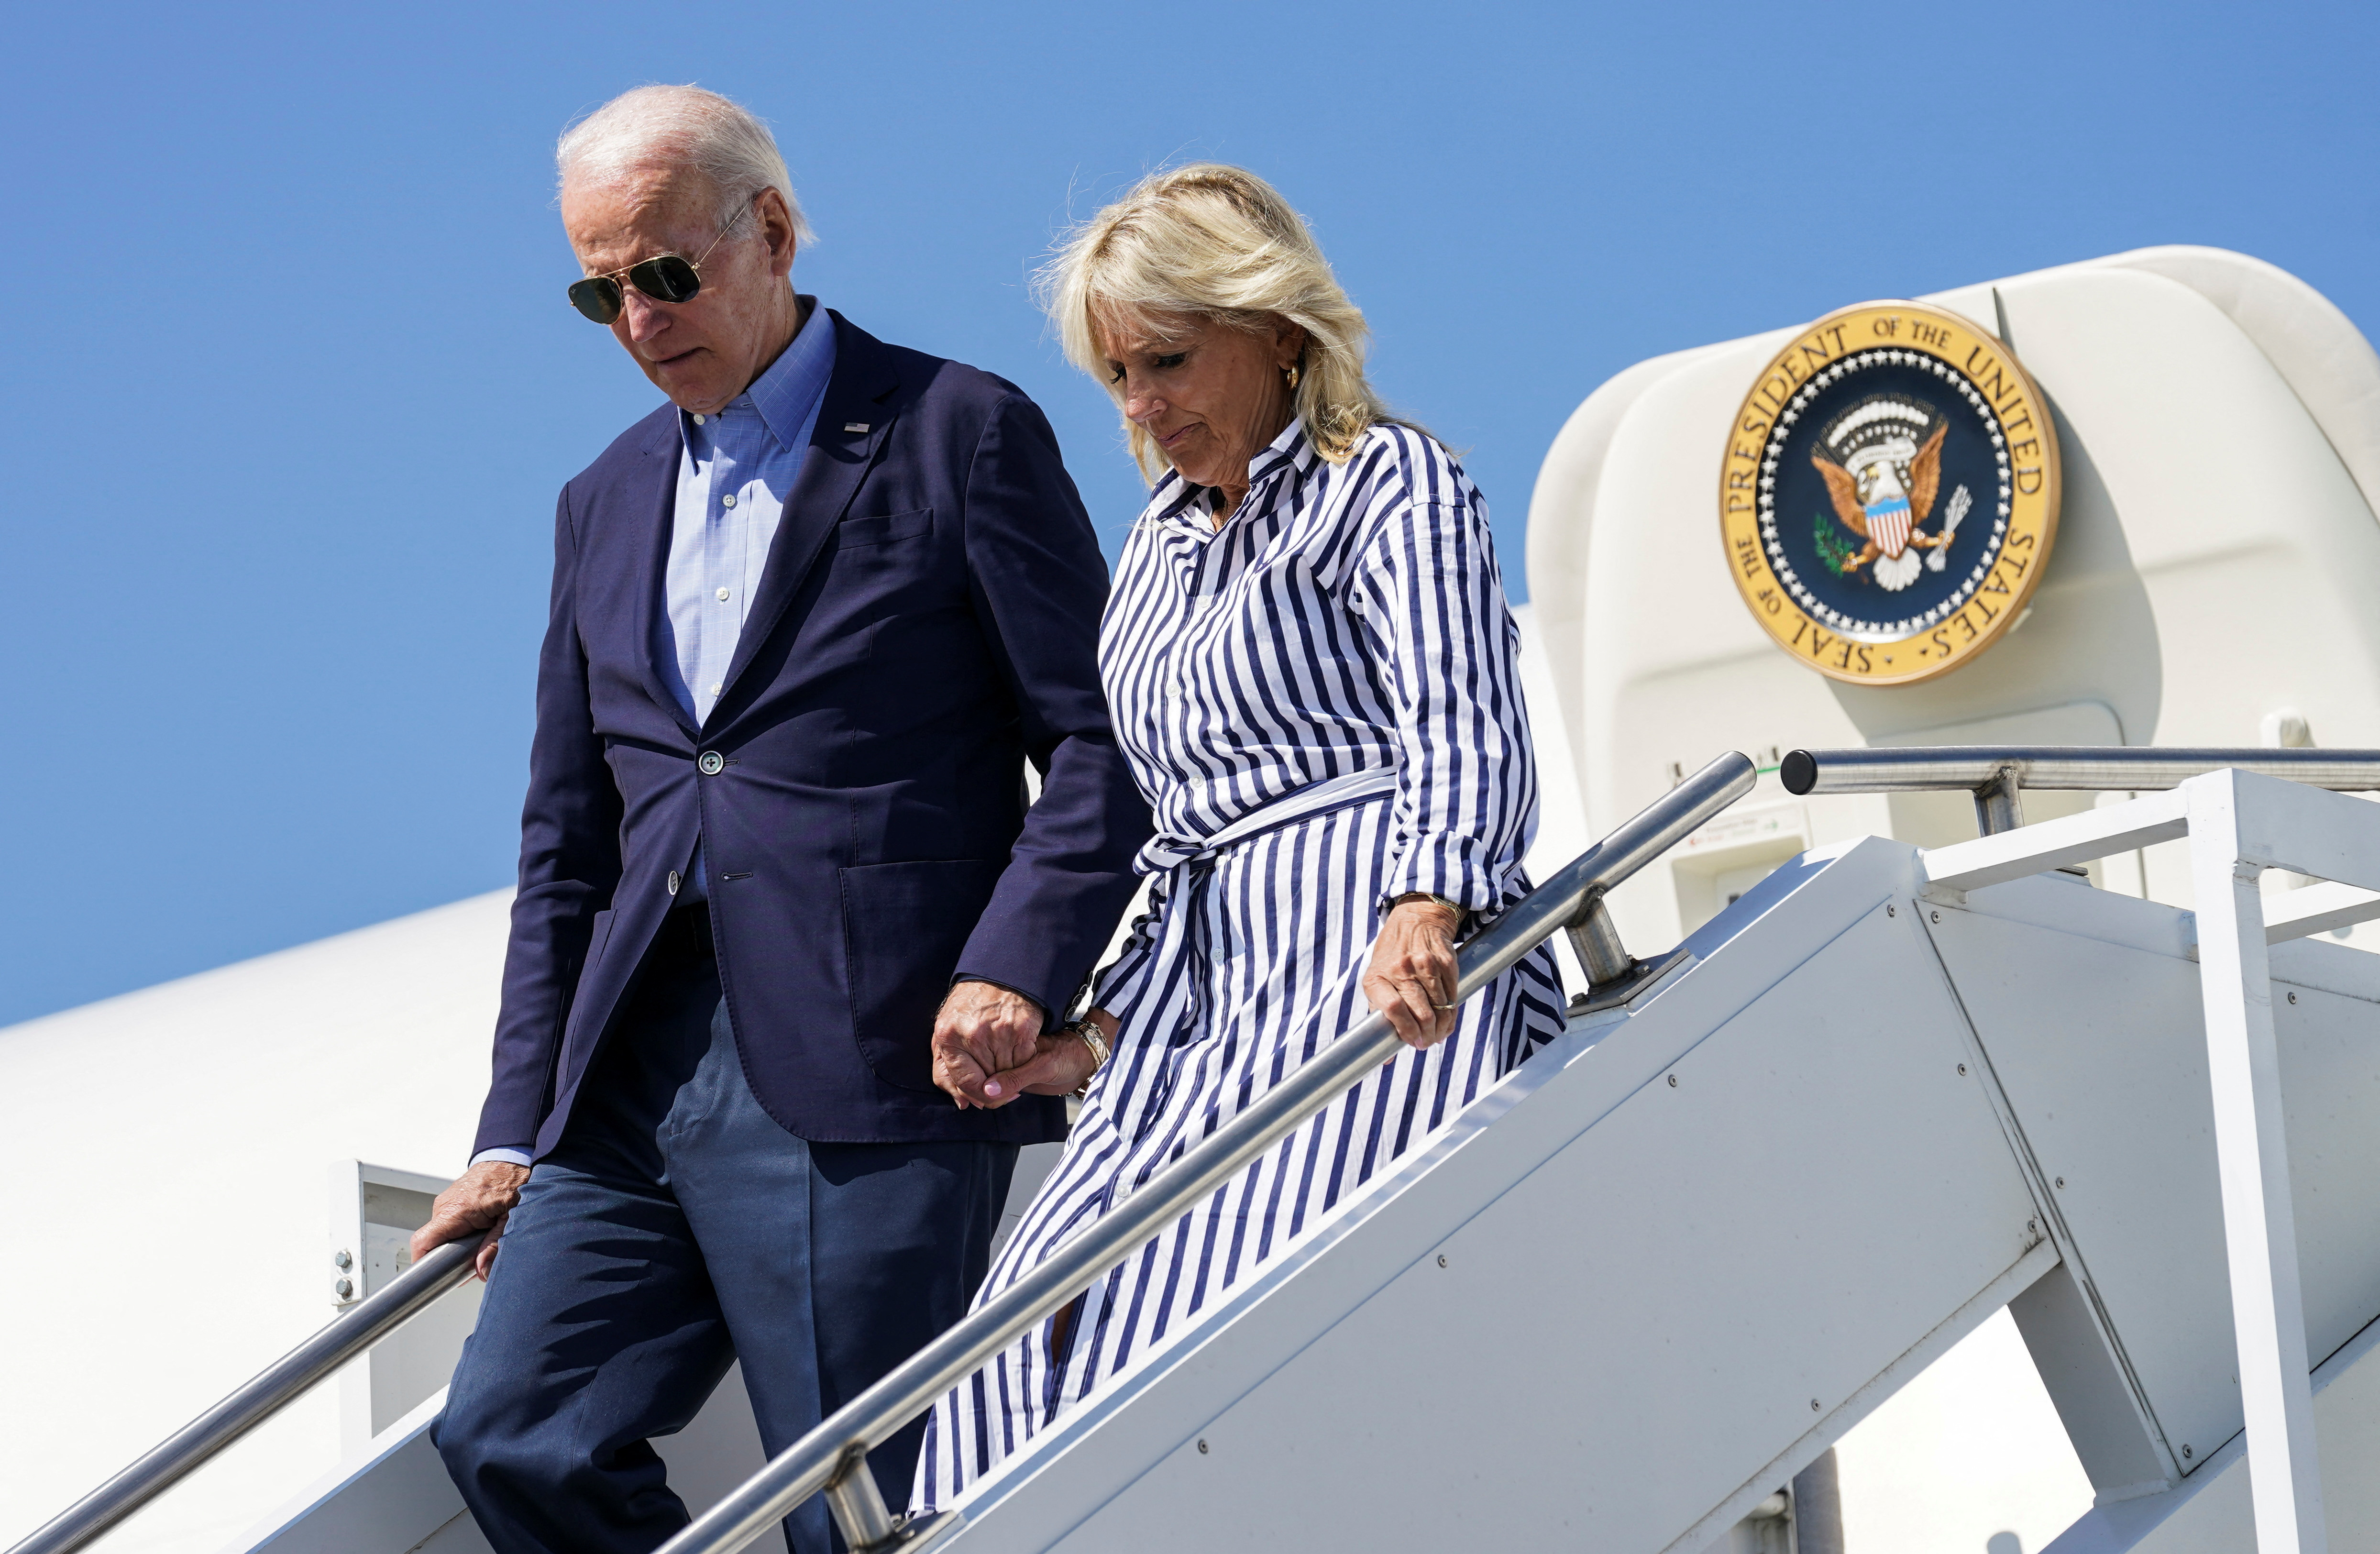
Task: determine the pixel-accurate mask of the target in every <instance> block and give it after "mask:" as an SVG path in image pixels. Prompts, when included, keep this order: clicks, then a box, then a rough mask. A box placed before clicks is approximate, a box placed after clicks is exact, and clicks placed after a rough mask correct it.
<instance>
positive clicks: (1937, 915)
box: [1934, 912, 1942, 923]
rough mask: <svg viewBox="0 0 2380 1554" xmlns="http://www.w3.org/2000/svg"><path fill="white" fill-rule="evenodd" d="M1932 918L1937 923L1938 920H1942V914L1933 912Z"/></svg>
mask: <svg viewBox="0 0 2380 1554" xmlns="http://www.w3.org/2000/svg"><path fill="white" fill-rule="evenodd" d="M1934 920H1935V921H1936V922H1937V923H1938V922H1940V921H1941V920H1942V914H1940V913H1939V912H1937V913H1935V914H1934Z"/></svg>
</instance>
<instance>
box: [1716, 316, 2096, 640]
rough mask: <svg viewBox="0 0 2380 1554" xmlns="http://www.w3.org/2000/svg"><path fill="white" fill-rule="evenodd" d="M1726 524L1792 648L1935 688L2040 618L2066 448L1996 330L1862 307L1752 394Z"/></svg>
mask: <svg viewBox="0 0 2380 1554" xmlns="http://www.w3.org/2000/svg"><path fill="white" fill-rule="evenodd" d="M1719 528H1720V532H1721V535H1722V537H1723V538H1724V540H1725V541H1726V544H1727V557H1728V565H1729V569H1730V571H1731V572H1732V573H1733V574H1734V577H1735V586H1736V588H1737V589H1739V590H1741V591H1742V593H1743V602H1744V603H1745V604H1746V605H1747V606H1749V607H1750V609H1751V611H1752V613H1753V617H1754V618H1755V620H1757V621H1759V622H1760V624H1761V625H1764V626H1766V627H1767V629H1768V634H1769V635H1770V636H1771V637H1775V638H1776V639H1777V643H1778V646H1779V647H1781V648H1783V649H1784V650H1786V651H1787V652H1790V653H1791V654H1792V655H1793V656H1794V657H1796V658H1798V659H1801V660H1802V661H1803V662H1805V663H1808V664H1810V665H1811V666H1812V667H1813V668H1815V669H1817V670H1818V671H1819V672H1820V673H1822V674H1828V675H1830V676H1832V677H1833V678H1835V679H1838V680H1845V681H1849V682H1851V683H1852V684H1855V685H1864V686H1897V685H1908V684H1911V683H1912V682H1914V681H1918V680H1928V679H1931V678H1933V677H1934V676H1935V675H1937V674H1943V673H1945V672H1946V671H1949V670H1951V669H1954V668H1956V667H1958V666H1959V665H1960V664H1962V663H1964V662H1967V661H1968V660H1969V659H1971V658H1973V657H1974V656H1975V655H1976V654H1977V653H1980V652H1982V651H1983V650H1985V648H1988V647H1990V646H1991V645H1992V644H1993V643H1994V642H1996V641H1998V639H1999V638H2000V637H2001V636H2002V635H2004V634H2005V633H2006V632H2007V631H2008V630H2009V629H2010V627H2011V626H2013V625H2015V624H2016V622H2017V620H2018V619H2019V618H2020V617H2021V616H2022V614H2023V613H2024V606H2025V600H2026V598H2027V597H2028V596H2029V595H2030V594H2031V593H2032V592H2033V587H2034V584H2035V583H2036V582H2038V581H2039V580H2040V578H2041V572H2042V568H2043V566H2044V565H2046V563H2047V562H2048V560H2049V548H2050V546H2051V544H2052V543H2053V542H2055V540H2057V537H2058V437H2057V433H2056V432H2055V431H2052V430H2051V427H2050V423H2049V412H2048V409H2047V407H2045V406H2044V405H2043V404H2042V402H2041V395H2040V392H2039V391H2038V390H2037V389H2035V388H2034V384H2033V380H2032V379H2030V378H2028V377H2026V376H2025V373H2024V369H2023V368H2022V367H2020V366H2018V365H2017V360H2016V357H2015V355H2014V353H2012V352H2011V351H2010V350H2009V348H2008V347H2007V346H2003V345H2002V344H2000V342H1999V340H1998V338H1997V337H1996V336H1994V335H1993V334H1991V333H1990V332H1989V331H1987V330H1983V329H1979V328H1977V327H1976V326H1975V325H1974V324H1973V323H1970V322H1967V321H1966V320H1965V319H1962V318H1961V317H1959V316H1958V315H1957V314H1956V313H1950V312H1945V311H1944V310H1941V309H1939V308H1930V307H1927V306H1925V305H1924V304H1922V303H1916V302H1876V303H1868V304H1865V305H1863V306H1861V307H1857V308H1846V309H1844V310H1842V311H1841V312H1839V313H1834V314H1831V315H1829V316H1828V317H1827V318H1825V319H1822V320H1820V321H1819V322H1817V323H1815V324H1813V325H1812V326H1811V327H1810V328H1809V329H1807V330H1805V331H1803V334H1801V335H1800V336H1799V337H1798V338H1796V339H1795V340H1794V341H1793V342H1792V343H1791V344H1790V345H1788V346H1786V347H1785V348H1784V349H1783V350H1782V351H1780V352H1779V353H1778V354H1777V357H1776V358H1775V359H1773V360H1772V361H1770V362H1769V363H1768V365H1767V367H1766V368H1765V369H1763V370H1762V371H1761V374H1760V377H1759V379H1758V380H1757V381H1756V382H1755V383H1754V384H1753V387H1752V392H1751V393H1750V394H1748V395H1745V396H1744V400H1743V408H1742V409H1741V410H1740V411H1738V412H1737V414H1736V418H1735V424H1734V426H1733V428H1732V429H1731V430H1730V432H1729V434H1728V443H1727V456H1726V458H1725V460H1724V461H1723V462H1722V464H1721V467H1720V474H1719Z"/></svg>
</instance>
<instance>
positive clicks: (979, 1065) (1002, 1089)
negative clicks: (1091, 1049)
mask: <svg viewBox="0 0 2380 1554" xmlns="http://www.w3.org/2000/svg"><path fill="white" fill-rule="evenodd" d="M1041 1026H1042V1015H1041V1006H1040V1005H1039V1004H1038V1003H1036V1002H1033V1001H1032V1000H1031V999H1029V998H1026V997H1025V996H1024V995H1023V994H1021V993H1012V992H1010V991H1009V990H1008V989H1006V988H998V987H994V986H993V985H992V984H990V982H961V983H960V984H959V985H958V986H956V987H954V988H953V989H951V990H950V993H949V995H948V996H947V997H945V998H944V999H943V1000H942V1009H941V1014H937V1015H935V1016H934V1083H935V1084H937V1085H940V1086H941V1087H942V1088H943V1089H944V1090H946V1091H948V1092H949V1093H950V1097H951V1099H952V1100H953V1101H955V1102H956V1103H957V1104H958V1108H959V1110H960V1111H965V1110H966V1109H967V1108H968V1107H970V1106H980V1107H984V1108H987V1109H990V1108H992V1107H999V1106H1005V1105H1007V1104H1008V1102H1010V1101H1012V1100H1014V1099H1016V1095H1017V1092H1016V1091H1014V1090H1012V1089H1010V1088H1009V1087H1008V1086H1007V1085H1005V1084H1004V1083H1002V1080H1001V1077H1000V1075H1001V1073H1002V1070H1004V1069H1012V1068H1016V1067H1019V1066H1021V1065H1023V1064H1024V1063H1026V1062H1029V1061H1030V1060H1031V1059H1032V1058H1033V1057H1034V1055H1035V1046H1036V1043H1037V1042H1038V1040H1039V1039H1040V1036H1041ZM1077 1045H1080V1044H1079V1043H1077Z"/></svg>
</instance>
